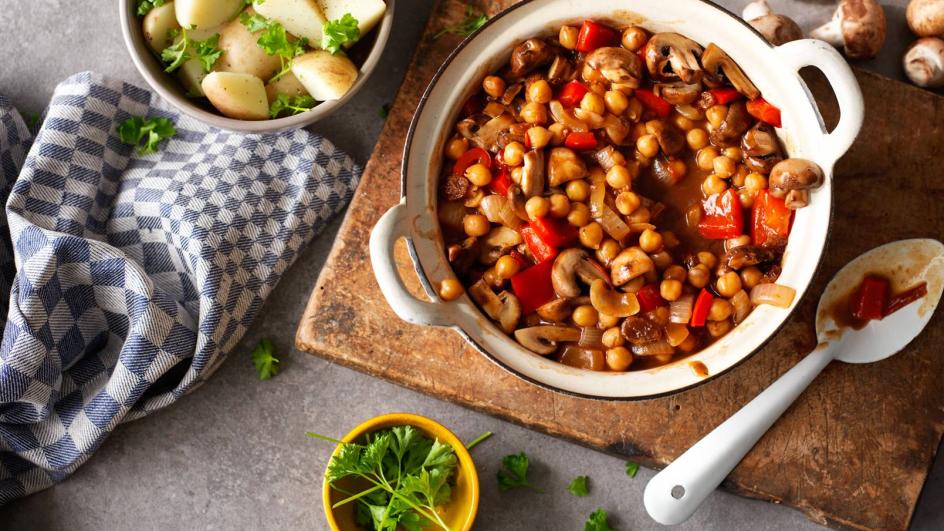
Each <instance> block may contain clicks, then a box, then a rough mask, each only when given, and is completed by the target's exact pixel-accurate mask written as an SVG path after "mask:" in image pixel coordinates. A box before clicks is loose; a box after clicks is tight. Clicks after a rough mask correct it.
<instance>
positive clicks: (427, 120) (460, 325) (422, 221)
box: [370, 0, 863, 399]
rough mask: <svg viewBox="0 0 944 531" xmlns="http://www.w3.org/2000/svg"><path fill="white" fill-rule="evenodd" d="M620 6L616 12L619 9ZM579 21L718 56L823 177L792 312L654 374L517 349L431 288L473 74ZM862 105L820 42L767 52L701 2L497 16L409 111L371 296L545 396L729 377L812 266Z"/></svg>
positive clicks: (772, 328)
mask: <svg viewBox="0 0 944 531" xmlns="http://www.w3.org/2000/svg"><path fill="white" fill-rule="evenodd" d="M617 6H618V7H617ZM585 18H592V19H595V20H601V21H605V20H610V21H612V22H613V23H614V25H619V24H623V25H626V24H629V23H634V24H641V25H642V26H644V27H645V28H646V29H648V30H650V31H675V32H678V33H681V34H683V35H686V36H688V37H690V38H692V39H694V40H696V41H698V42H699V43H700V44H702V45H706V44H708V43H709V42H714V43H716V44H717V45H719V46H720V47H721V48H722V49H724V50H725V51H726V52H727V53H728V54H729V55H730V56H731V57H732V58H733V59H734V60H735V61H736V62H737V63H738V64H739V65H740V66H741V68H742V69H743V70H744V71H745V73H746V74H747V75H748V76H749V77H750V78H751V80H752V81H753V82H754V83H755V84H756V85H757V87H758V88H759V89H760V90H761V92H762V93H763V95H764V97H765V98H766V99H767V100H769V101H770V102H771V103H773V104H774V105H776V106H778V107H779V108H780V109H781V111H782V117H783V128H782V129H779V130H778V133H779V134H780V140H781V142H782V143H783V145H784V147H785V148H786V150H787V152H788V153H789V154H790V156H792V157H802V158H806V159H810V160H813V161H815V162H816V163H818V164H819V165H820V166H821V167H822V168H823V171H824V172H825V174H826V182H825V184H824V185H823V187H822V188H820V189H818V190H816V191H815V192H814V193H813V194H812V201H811V203H810V205H809V206H808V207H806V208H803V209H801V210H798V211H797V213H796V217H795V220H794V224H793V231H792V233H791V235H790V241H789V244H788V245H787V249H786V253H785V256H784V263H783V273H782V274H781V276H780V279H779V280H778V283H781V284H785V285H787V286H791V287H793V288H795V289H796V291H797V296H796V298H795V299H794V303H793V306H791V307H790V308H787V309H780V308H775V307H772V306H760V307H758V308H756V309H755V310H754V311H753V312H752V313H751V315H750V317H748V319H747V320H746V321H745V322H744V323H742V324H740V325H738V326H737V327H735V328H734V329H733V330H732V331H731V332H730V333H728V334H727V335H725V336H724V337H723V338H721V339H720V340H718V341H716V342H715V343H713V344H712V345H711V346H709V347H708V348H706V349H705V350H703V351H701V352H698V353H696V354H693V355H691V356H688V357H685V358H684V359H682V360H681V361H676V362H673V363H670V364H668V365H665V366H662V367H658V368H655V369H651V370H644V371H631V372H626V373H613V372H593V371H587V370H581V369H575V368H572V367H568V366H566V365H562V364H560V363H557V362H555V361H552V360H550V359H546V358H543V357H541V356H539V355H537V354H534V353H532V352H530V351H528V350H526V349H525V348H523V347H521V346H520V345H519V344H518V343H517V342H516V341H514V339H512V338H510V337H509V336H507V335H506V334H504V333H503V332H502V331H501V330H500V329H498V328H497V327H496V326H495V325H494V324H493V323H492V322H491V321H490V320H489V319H488V318H487V317H486V316H484V315H483V314H482V313H481V312H480V311H479V310H478V308H477V307H476V306H475V304H474V303H473V302H472V300H471V299H469V297H468V296H465V295H464V296H462V297H460V298H459V299H457V300H455V301H452V302H444V301H442V300H441V299H439V298H438V296H437V295H436V293H435V290H434V289H433V286H437V285H438V284H439V282H440V281H442V280H443V279H445V278H447V277H450V276H453V274H452V270H451V268H450V265H449V262H448V261H447V259H446V254H445V252H444V250H443V242H442V236H441V233H440V229H439V223H438V221H437V217H436V202H437V180H438V176H439V175H440V166H441V164H442V160H441V158H442V146H443V142H444V141H445V139H446V138H447V137H448V136H449V135H450V134H451V131H452V126H453V123H454V122H455V119H456V116H457V115H458V112H459V109H460V107H461V104H462V102H464V101H465V99H466V98H467V97H468V96H469V95H471V94H472V93H473V92H474V91H475V90H476V89H477V88H478V87H479V83H480V81H481V79H482V77H483V76H484V75H485V74H486V73H487V72H490V71H492V70H494V69H495V68H497V67H498V66H499V65H500V64H502V63H504V62H505V61H507V59H508V57H509V55H510V50H511V49H512V48H513V47H514V46H515V45H516V44H518V43H519V42H521V41H523V40H524V39H526V38H528V37H532V36H535V35H550V34H551V32H553V31H554V28H558V27H559V26H560V25H562V24H567V23H570V24H579V23H580V21H582V20H583V19H585ZM807 65H812V66H815V67H817V68H819V69H820V70H822V71H823V72H824V73H825V74H826V77H827V78H828V79H829V81H830V83H831V84H832V88H833V91H834V92H835V94H836V97H837V99H838V102H839V107H840V112H841V117H840V120H839V124H838V125H837V126H836V128H835V129H834V130H833V131H832V132H831V133H827V131H826V129H825V127H824V125H823V120H822V117H821V116H820V114H819V111H818V109H817V108H816V104H815V103H814V101H813V99H812V96H811V95H810V93H809V90H808V89H807V87H806V85H805V84H804V83H803V81H802V80H801V78H800V76H799V74H798V70H799V69H800V68H802V67H804V66H807ZM862 118H863V103H862V94H861V92H860V91H859V87H858V84H857V83H856V80H855V77H854V76H853V74H852V71H851V70H850V69H849V66H848V65H847V64H846V62H845V60H844V59H843V58H842V57H841V56H840V55H839V53H838V52H836V50H834V49H833V48H832V47H831V46H829V45H828V44H826V43H824V42H822V41H816V40H800V41H794V42H791V43H787V44H785V45H782V46H778V47H773V46H771V45H769V44H768V43H767V42H766V41H765V40H764V39H763V38H762V37H761V36H760V35H759V34H757V33H756V32H754V30H753V29H751V27H750V26H748V25H747V24H745V23H744V22H743V21H741V20H740V19H739V18H737V17H736V16H734V15H732V14H731V13H729V12H727V11H725V10H724V9H722V8H720V7H718V6H716V5H714V4H712V3H710V2H706V1H703V0H661V1H659V2H650V1H645V0H620V1H617V2H614V1H613V0H544V1H540V0H532V1H525V2H522V3H520V4H518V5H516V6H515V7H512V8H510V9H509V10H507V11H505V12H503V13H502V14H500V15H498V16H496V17H494V18H493V19H492V20H490V21H489V23H488V24H487V25H486V26H485V27H483V28H482V29H481V30H479V32H477V33H476V34H475V35H473V36H472V37H471V38H469V39H467V40H466V41H465V42H464V43H462V45H461V46H460V47H459V48H458V49H456V50H455V51H454V52H453V53H452V55H450V56H449V58H448V59H447V60H446V62H445V63H444V64H443V66H442V67H441V68H440V70H439V72H437V74H436V76H435V77H434V78H433V80H432V82H431V83H430V86H429V87H428V89H427V91H426V94H425V95H424V96H423V99H422V101H421V103H420V106H419V108H418V109H417V111H416V115H415V117H414V119H413V123H412V126H411V128H410V134H409V136H408V137H407V141H406V146H405V149H404V154H403V170H402V171H403V175H402V178H403V197H402V200H401V202H400V203H399V204H398V205H396V206H394V207H393V208H391V209H390V210H389V211H388V212H387V213H386V214H385V215H384V216H383V217H382V218H381V219H380V221H379V222H378V223H377V225H376V227H374V230H373V232H372V234H371V239H370V255H371V262H372V265H373V267H374V272H375V274H376V277H377V281H378V283H379V284H380V288H381V290H382V291H383V293H384V296H385V297H386V298H387V301H388V302H389V303H390V305H391V306H392V307H393V310H394V311H395V312H396V313H397V315H398V316H400V318H402V319H404V320H406V321H409V322H411V323H417V324H425V325H435V326H449V327H453V328H454V329H456V330H457V331H458V332H459V333H460V334H462V335H463V336H464V337H465V338H466V339H467V340H468V341H469V342H470V343H472V345H474V346H475V347H476V348H477V349H478V350H479V351H481V352H482V353H483V354H485V355H486V356H488V357H489V358H490V359H491V360H492V361H494V362H495V363H497V364H499V365H500V366H502V367H504V368H505V369H507V370H509V371H511V372H512V373H514V374H516V375H518V376H520V377H522V378H524V379H527V380H529V381H532V382H534V383H537V384H539V385H543V386H546V387H548V388H551V389H554V390H558V391H562V392H566V393H572V394H576V395H580V396H585V397H594V398H610V399H631V398H651V397H656V396H660V395H664V394H668V393H673V392H677V391H680V390H683V389H686V388H688V387H691V386H693V385H696V384H699V383H701V382H703V381H705V378H703V377H699V376H697V375H696V374H695V372H694V371H692V370H691V368H690V367H689V362H691V361H695V360H697V361H700V362H702V363H704V364H705V366H706V367H707V368H708V372H709V374H710V375H711V376H716V375H719V374H721V373H723V372H724V371H726V370H728V369H730V368H731V367H733V366H734V365H736V364H737V363H738V362H740V361H742V360H744V359H745V358H747V357H748V356H750V355H751V354H752V353H753V352H755V351H756V350H758V349H759V348H760V347H761V346H762V345H763V344H764V343H765V342H766V341H767V340H768V339H769V338H770V337H771V336H773V335H774V334H775V333H776V332H777V330H778V329H779V328H780V327H781V325H783V323H784V322H785V321H786V319H787V318H788V317H789V315H790V313H791V312H792V310H793V309H794V307H795V306H796V304H797V303H798V302H799V301H800V299H801V298H802V297H803V294H804V293H805V291H806V289H807V287H808V286H809V284H810V281H811V280H812V278H813V274H814V273H815V272H816V269H817V267H818V265H819V262H820V257H821V255H822V253H823V248H824V246H825V243H826V236H827V233H828V230H829V222H830V211H831V202H832V170H833V164H834V163H835V162H836V160H837V159H838V158H839V157H840V156H842V154H843V153H845V151H846V150H847V149H848V148H849V146H850V145H851V144H852V141H853V140H854V139H855V137H856V135H857V134H858V132H859V129H860V128H861V126H862ZM401 237H404V238H406V239H407V242H408V244H409V245H410V251H411V255H412V257H413V262H414V264H415V266H416V270H417V273H418V274H419V277H420V279H421V281H422V283H423V285H424V287H425V289H426V291H427V293H428V294H429V296H430V298H431V299H432V301H433V302H427V301H421V300H417V299H416V298H414V297H412V296H411V295H410V294H409V292H408V291H407V290H406V288H405V286H404V284H403V282H402V280H401V279H400V277H399V275H398V273H397V271H396V267H395V265H394V262H393V260H392V252H393V244H394V242H395V241H396V240H397V239H399V238H401Z"/></svg>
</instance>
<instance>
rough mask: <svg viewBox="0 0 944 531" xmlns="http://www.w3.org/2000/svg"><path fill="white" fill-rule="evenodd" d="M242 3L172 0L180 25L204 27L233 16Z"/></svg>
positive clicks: (219, 0) (241, 0) (217, 0)
mask: <svg viewBox="0 0 944 531" xmlns="http://www.w3.org/2000/svg"><path fill="white" fill-rule="evenodd" d="M243 5H245V2H244V1H243V0H174V12H175V13H176V14H177V22H178V23H179V24H180V25H181V26H183V27H185V28H206V27H210V26H219V25H220V24H222V23H224V22H226V21H228V20H230V19H232V18H234V17H235V16H236V15H238V14H239V12H240V10H242V8H243Z"/></svg>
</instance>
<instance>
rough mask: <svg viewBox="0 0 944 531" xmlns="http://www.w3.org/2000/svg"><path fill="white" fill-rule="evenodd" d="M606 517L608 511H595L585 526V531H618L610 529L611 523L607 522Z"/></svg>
mask: <svg viewBox="0 0 944 531" xmlns="http://www.w3.org/2000/svg"><path fill="white" fill-rule="evenodd" d="M606 516H607V515H606V511H604V510H603V509H602V508H600V509H597V510H596V511H593V512H592V513H590V517H589V518H587V522H586V523H585V524H584V525H583V531H616V529H613V528H612V527H610V523H609V522H607V521H606Z"/></svg>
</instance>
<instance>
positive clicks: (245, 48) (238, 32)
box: [214, 19, 281, 81]
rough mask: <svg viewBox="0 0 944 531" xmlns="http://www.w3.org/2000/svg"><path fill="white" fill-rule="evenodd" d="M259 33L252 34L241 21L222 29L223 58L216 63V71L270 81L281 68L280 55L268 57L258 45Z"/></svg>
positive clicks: (221, 47) (232, 21) (225, 25)
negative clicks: (252, 76) (248, 75)
mask: <svg viewBox="0 0 944 531" xmlns="http://www.w3.org/2000/svg"><path fill="white" fill-rule="evenodd" d="M258 39H259V32H256V33H255V34H253V33H250V32H249V30H248V29H246V26H243V25H242V23H241V22H239V20H236V19H234V20H231V21H229V22H227V23H226V24H224V25H223V27H221V28H220V49H221V50H223V56H222V57H220V59H219V60H218V61H217V62H216V65H215V67H214V70H218V71H220V72H236V73H238V74H252V75H254V76H256V77H258V78H259V79H261V80H262V81H268V80H269V78H271V77H272V76H273V75H274V74H275V73H276V72H277V71H278V70H279V67H280V66H281V61H280V60H279V56H278V55H267V54H266V53H265V51H264V50H263V49H262V48H261V47H260V46H259V45H258V44H256V41H257V40H258Z"/></svg>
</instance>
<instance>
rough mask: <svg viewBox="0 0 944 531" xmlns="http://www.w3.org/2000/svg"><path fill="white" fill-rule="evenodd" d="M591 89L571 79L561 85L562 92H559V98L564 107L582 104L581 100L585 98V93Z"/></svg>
mask: <svg viewBox="0 0 944 531" xmlns="http://www.w3.org/2000/svg"><path fill="white" fill-rule="evenodd" d="M589 90H590V89H588V88H587V87H586V86H585V85H584V84H583V83H581V82H579V81H571V82H569V83H567V84H566V85H564V86H563V87H561V89H560V93H558V94H557V99H558V100H559V101H560V102H561V104H562V105H563V106H564V107H576V106H577V105H580V100H582V99H583V97H584V95H586V94H587V92H589Z"/></svg>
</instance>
